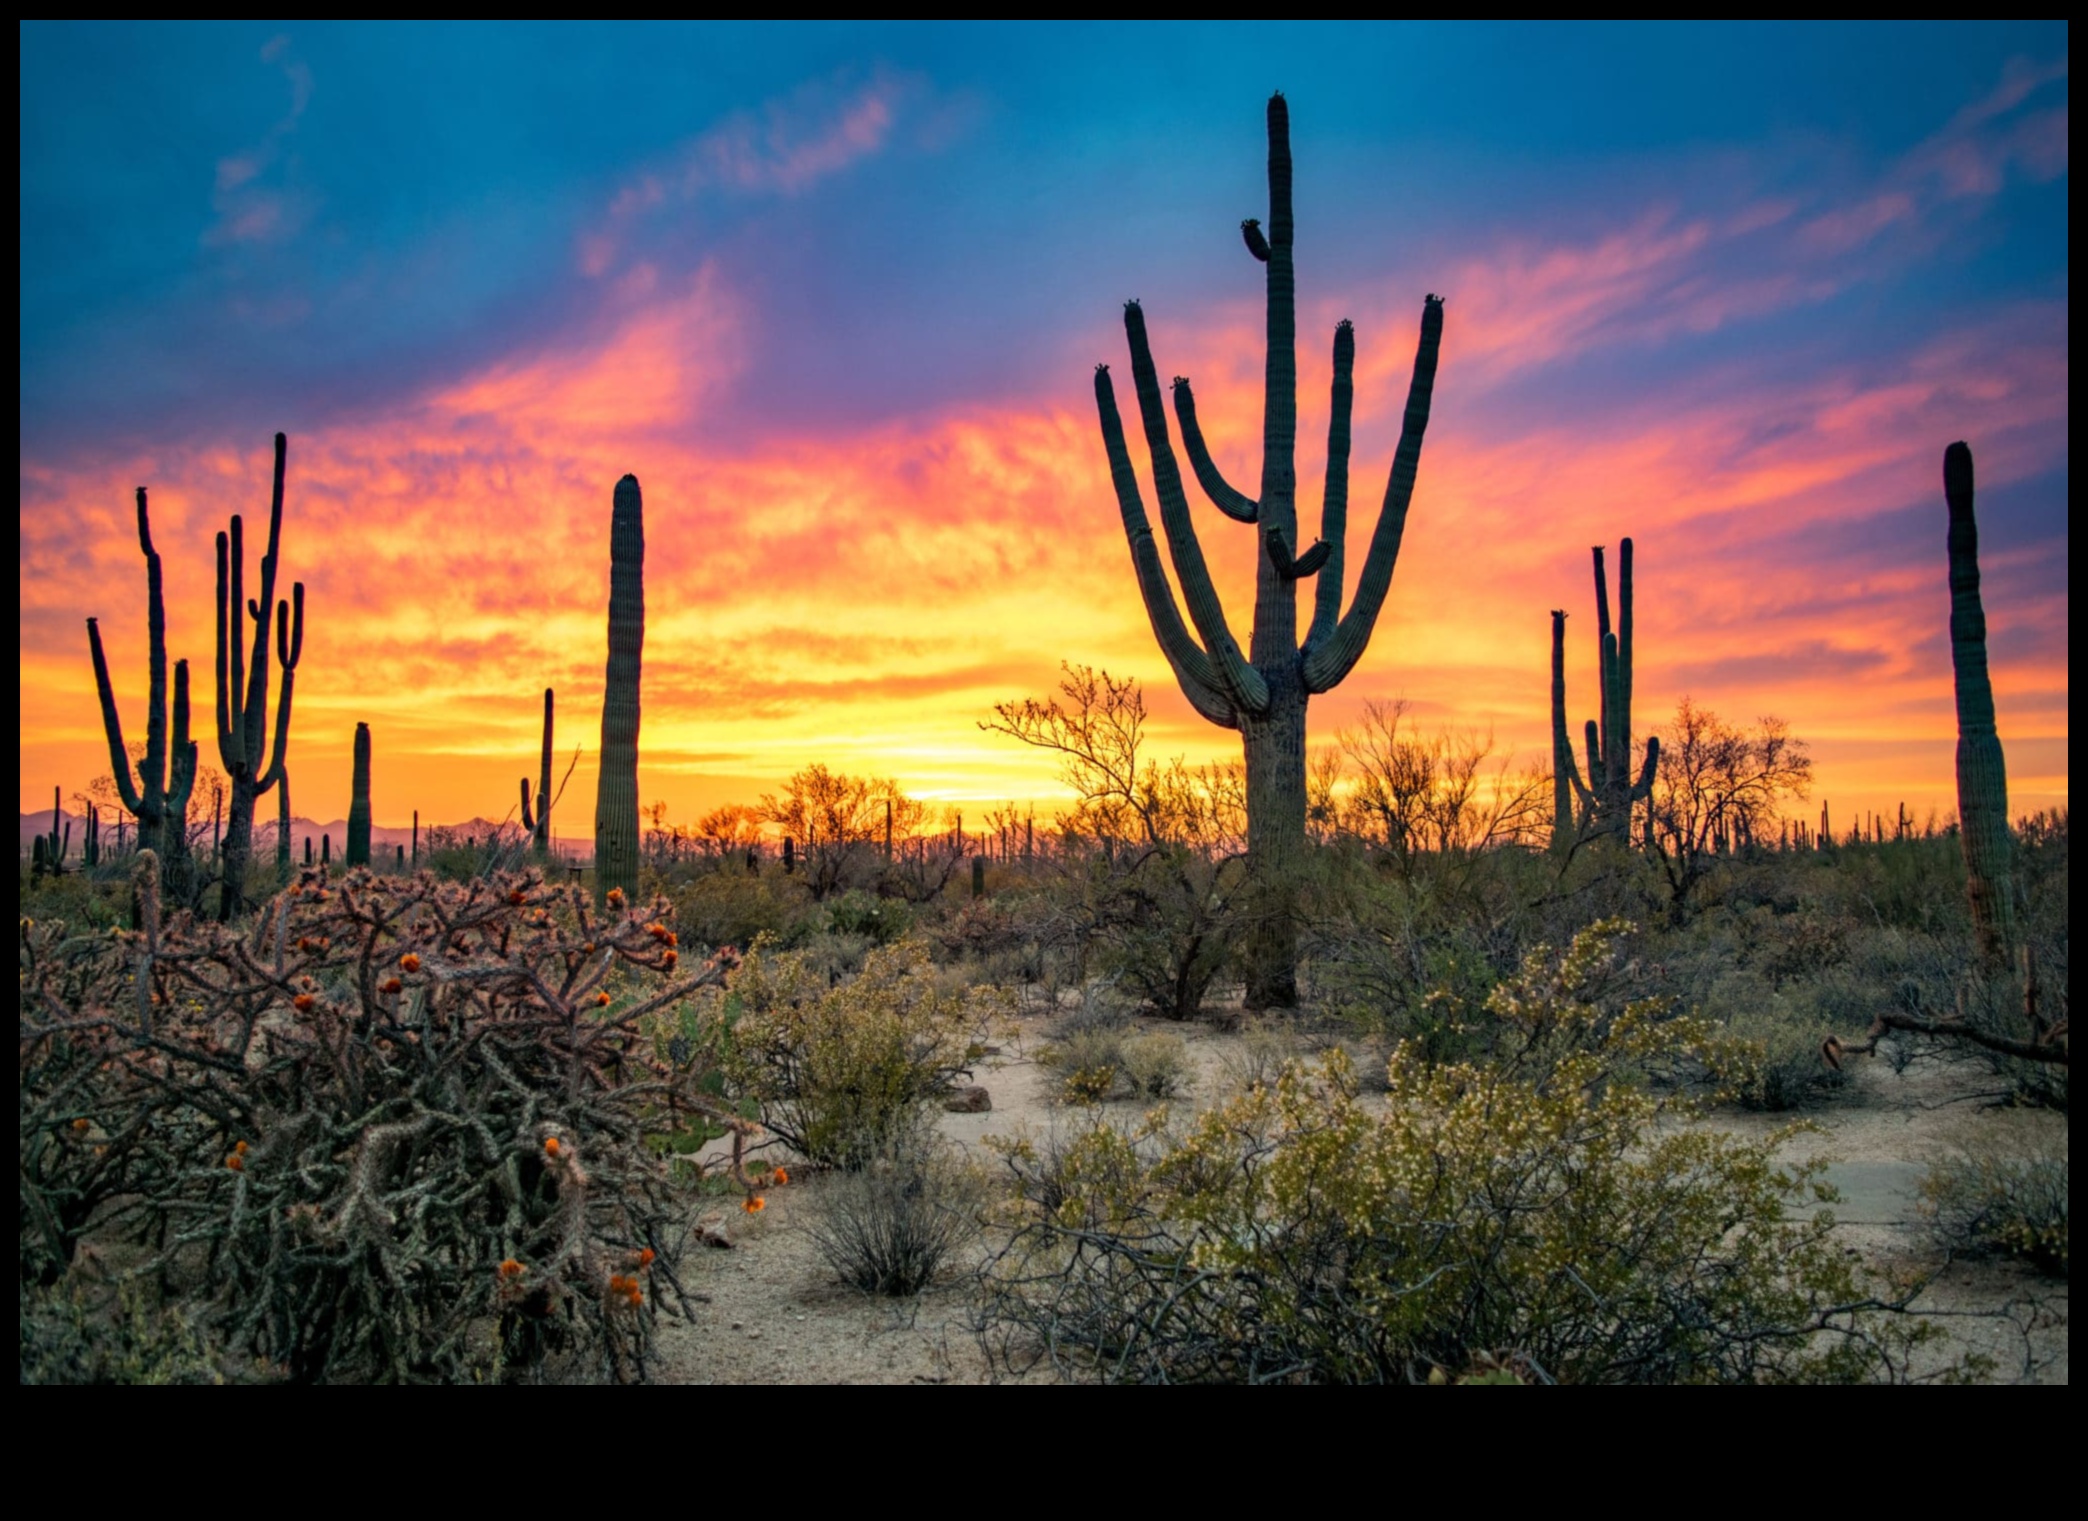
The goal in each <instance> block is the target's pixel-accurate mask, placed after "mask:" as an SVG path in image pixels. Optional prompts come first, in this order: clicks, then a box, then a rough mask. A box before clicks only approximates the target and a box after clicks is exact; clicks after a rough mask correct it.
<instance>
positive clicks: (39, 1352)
mask: <svg viewBox="0 0 2088 1521" xmlns="http://www.w3.org/2000/svg"><path fill="white" fill-rule="evenodd" d="M20 1298H21V1330H22V1382H23V1383H25V1384H222V1383H224V1382H225V1376H224V1374H223V1373H221V1372H220V1371H219V1370H218V1368H217V1366H216V1364H215V1363H214V1362H213V1361H212V1360H211V1358H210V1356H209V1354H208V1353H207V1352H206V1351H205V1349H204V1346H203V1342H202V1338H201V1337H200V1336H199V1335H198V1334H197V1331H196V1327H195V1324H194V1322H193V1321H192V1320H191V1319H190V1317H189V1316H188V1315H186V1314H184V1313H183V1311H182V1310H181V1308H180V1307H179V1306H178V1305H174V1306H163V1305H158V1304H155V1303H153V1302H152V1300H151V1298H150V1297H149V1296H148V1295H147V1293H146V1292H145V1290H144V1288H143V1286H142V1285H138V1284H124V1285H120V1286H109V1285H89V1284H86V1283H81V1282H78V1281H75V1280H71V1279H68V1280H67V1281H66V1282H64V1283H60V1284H57V1285H50V1286H42V1285H34V1284H31V1283H30V1282H28V1281H27V1280H26V1279H25V1280H23V1282H22V1284H21V1293H20Z"/></svg>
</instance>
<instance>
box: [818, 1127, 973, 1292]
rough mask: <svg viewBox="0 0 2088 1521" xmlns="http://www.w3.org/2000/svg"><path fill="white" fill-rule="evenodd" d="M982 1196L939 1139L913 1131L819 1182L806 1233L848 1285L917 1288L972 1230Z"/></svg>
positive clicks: (969, 1170)
mask: <svg viewBox="0 0 2088 1521" xmlns="http://www.w3.org/2000/svg"><path fill="white" fill-rule="evenodd" d="M983 1194H984V1189H983V1186H982V1183H981V1180H980V1178H979V1175H978V1173H977V1172H976V1171H975V1170H974V1169H973V1168H971V1167H970V1166H968V1165H967V1164H966V1163H965V1162H964V1161H963V1160H962V1159H960V1158H959V1157H958V1156H957V1155H956V1154H955V1152H954V1150H953V1149H952V1148H951V1147H950V1146H949V1145H948V1144H947V1143H945V1142H943V1141H941V1140H940V1139H939V1138H938V1137H937V1136H936V1135H935V1134H934V1133H933V1132H932V1131H930V1130H927V1129H919V1130H915V1131H912V1132H909V1133H907V1134H904V1135H901V1136H899V1137H897V1138H896V1139H895V1140H894V1141H893V1142H892V1143H891V1144H889V1145H887V1146H885V1147H883V1148H881V1149H880V1150H879V1151H878V1152H877V1153H876V1154H875V1155H874V1156H871V1157H870V1158H869V1159H868V1160H866V1161H865V1162H864V1164H863V1165H862V1166H861V1167H859V1168H857V1169H856V1170H855V1171H853V1172H845V1173H841V1174H839V1175H837V1176H835V1177H833V1178H830V1179H828V1180H826V1181H825V1182H823V1183H822V1184H821V1185H820V1192H819V1196H818V1200H817V1204H816V1208H815V1211H814V1215H813V1222H812V1239H813V1240H814V1241H815V1242H817V1243H818V1245H819V1250H820V1254H821V1255H822V1256H823V1257H825V1258H826V1260H827V1263H828V1265H829V1266H830V1267H832V1268H833V1270H834V1271H835V1272H836V1273H838V1274H839V1275H840V1277H841V1281H842V1282H843V1283H845V1284H848V1285H849V1286H850V1287H851V1288H857V1289H861V1290H862V1291H863V1292H864V1293H866V1294H888V1295H892V1296H894V1297H904V1296H906V1295H911V1294H918V1293H919V1292H920V1291H921V1290H922V1289H924V1288H926V1287H928V1285H929V1284H930V1283H932V1282H934V1280H935V1277H936V1275H937V1274H938V1273H939V1272H941V1271H942V1269H943V1267H944V1266H945V1264H946V1263H947V1262H948V1261H949V1259H950V1256H951V1254H952V1253H954V1252H956V1251H957V1250H959V1249H960V1248H961V1247H962V1246H963V1245H964V1244H965V1243H966V1242H967V1241H969V1240H970V1239H971V1238H972V1237H973V1236H974V1235H976V1234H977V1232H978V1229H979V1207H980V1203H981V1200H982V1197H983Z"/></svg>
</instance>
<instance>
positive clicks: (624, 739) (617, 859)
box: [546, 475, 645, 897]
mask: <svg viewBox="0 0 2088 1521" xmlns="http://www.w3.org/2000/svg"><path fill="white" fill-rule="evenodd" d="M644 654H645V506H644V502H643V499H642V498H641V497H640V496H639V494H638V477H637V476H635V475H627V476H625V477H624V478H623V479H622V480H620V481H618V482H617V483H616V499H615V503H614V506H613V507H612V508H611V511H610V519H609V672H608V681H607V683H606V684H605V686H604V688H603V691H602V772H601V782H600V786H599V789H598V791H597V793H596V797H595V894H596V896H597V897H604V896H606V895H607V894H608V892H609V890H610V889H611V888H616V887H620V888H622V889H623V890H624V892H625V894H626V895H629V896H635V895H636V894H637V891H638V676H639V669H640V665H641V663H642V660H643V657H644ZM546 775H547V776H548V775H549V773H548V771H547V772H546Z"/></svg>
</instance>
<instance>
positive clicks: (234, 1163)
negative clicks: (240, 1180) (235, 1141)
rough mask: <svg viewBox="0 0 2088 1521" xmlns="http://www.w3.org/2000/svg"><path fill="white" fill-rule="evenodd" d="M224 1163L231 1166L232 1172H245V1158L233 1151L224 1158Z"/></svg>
mask: <svg viewBox="0 0 2088 1521" xmlns="http://www.w3.org/2000/svg"><path fill="white" fill-rule="evenodd" d="M225 1165H226V1166H227V1167H229V1168H231V1169H232V1170H233V1171H234V1172H245V1171H246V1158H245V1157H243V1156H241V1155H240V1154H239V1153H238V1152H236V1151H235V1152H233V1153H232V1155H230V1156H229V1157H227V1158H225Z"/></svg>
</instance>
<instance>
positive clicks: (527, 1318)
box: [18, 853, 744, 1382]
mask: <svg viewBox="0 0 2088 1521" xmlns="http://www.w3.org/2000/svg"><path fill="white" fill-rule="evenodd" d="M156 872H157V862H156V861H155V860H154V859H153V858H152V857H151V855H150V854H149V853H148V854H146V855H144V856H141V858H140V862H139V895H140V900H141V904H142V906H143V914H142V918H143V924H144V927H143V929H142V930H140V931H138V932H135V933H133V932H118V933H116V934H113V935H112V934H109V933H103V934H99V935H90V936H75V935H71V934H69V933H68V932H67V930H66V928H65V926H63V925H58V924H49V923H45V924H39V925H37V926H35V928H34V929H30V928H29V927H27V926H26V925H25V927H24V933H23V936H22V946H21V963H22V966H21V1107H20V1126H21V1129H20V1135H19V1140H18V1148H19V1156H20V1161H21V1259H22V1276H23V1278H24V1279H25V1280H34V1281H41V1282H49V1281H51V1280H53V1279H55V1278H56V1277H57V1275H58V1274H59V1273H60V1272H61V1271H62V1270H63V1269H64V1267H65V1266H66V1264H67V1263H68V1262H69V1261H70V1259H71V1258H72V1256H73V1252H74V1248H75V1246H76V1245H77V1244H78V1242H79V1241H80V1240H81V1238H82V1237H83V1236H84V1235H86V1234H87V1233H89V1232H90V1231H91V1232H94V1233H95V1234H97V1235H103V1236H107V1237H109V1238H111V1239H114V1238H118V1237H129V1238H130V1239H133V1240H136V1241H140V1242H145V1243H148V1244H149V1245H150V1248H151V1252H152V1255H151V1257H150V1259H149V1261H148V1262H147V1263H146V1264H145V1265H144V1266H143V1267H142V1268H141V1269H140V1271H141V1272H145V1273H150V1274H154V1275H157V1277H158V1278H159V1280H160V1281H161V1282H162V1283H163V1284H171V1285H174V1286H176V1287H178V1288H179V1289H181V1290H182V1291H184V1292H188V1293H190V1294H192V1295H193V1296H194V1297H195V1298H196V1299H197V1300H198V1302H200V1303H204V1304H207V1306H208V1309H207V1311H202V1312H199V1313H201V1314H202V1317H203V1318H202V1321H201V1323H200V1324H201V1329H202V1330H203V1331H205V1332H206V1333H207V1334H209V1335H210V1336H212V1337H213V1338H216V1339H218V1340H220V1341H221V1342H222V1344H223V1345H224V1346H225V1347H226V1348H227V1349H228V1350H229V1351H234V1352H238V1353H241V1354H251V1355H255V1356H259V1357H262V1358H265V1359H267V1360H268V1361H269V1362H271V1363H275V1364H281V1365H283V1366H284V1367H285V1368H286V1369H287V1371H288V1376H289V1377H291V1378H293V1379H297V1380H303V1381H330V1382H341V1381H366V1380H398V1381H421V1380H454V1379H457V1378H460V1377H467V1376H470V1374H471V1373H473V1372H474V1371H482V1364H479V1363H473V1362H472V1361H471V1359H472V1358H473V1356H474V1355H475V1354H474V1352H473V1351H472V1348H473V1346H474V1344H475V1343H474V1328H476V1327H483V1326H488V1325H490V1326H492V1327H494V1328H495V1334H496V1339H497V1351H496V1354H495V1357H496V1360H499V1361H504V1363H505V1364H506V1366H508V1367H510V1368H513V1369H516V1370H518V1371H526V1370H527V1369H529V1368H531V1367H533V1366H536V1365H538V1364H539V1362H540V1360H541V1358H543V1357H544V1356H546V1355H549V1354H551V1353H554V1352H564V1353H570V1354H572V1355H574V1356H585V1357H590V1358H592V1357H597V1356H598V1357H599V1358H600V1359H601V1362H602V1365H603V1366H604V1367H605V1368H606V1370H607V1371H608V1372H609V1373H610V1374H611V1375H612V1376H614V1377H618V1378H632V1377H641V1376H643V1374H644V1372H645V1366H646V1357H647V1349H648V1346H649V1340H650V1336H651V1323H652V1320H653V1318H654V1317H656V1316H657V1315H658V1314H659V1313H660V1312H661V1311H662V1310H668V1311H669V1312H679V1313H686V1310H687V1306H686V1305H680V1306H678V1307H677V1306H674V1305H669V1304H666V1303H664V1302H663V1300H664V1299H665V1296H666V1295H667V1294H668V1293H674V1294H677V1295H678V1293H679V1287H678V1284H677V1282H676V1280H675V1277H674V1270H673V1269H674V1257H675V1255H676V1253H675V1246H676V1242H677V1240H678V1230H679V1226H678V1221H679V1220H680V1219H681V1216H682V1214H683V1213H684V1211H683V1210H682V1209H681V1207H680V1203H679V1201H678V1200H677V1198H676V1197H674V1196H673V1195H672V1194H671V1193H670V1190H669V1188H668V1186H667V1180H666V1175H665V1172H664V1169H663V1166H662V1164H661V1163H660V1162H659V1161H658V1160H657V1158H656V1157H655V1156H654V1154H653V1152H652V1150H651V1148H650V1147H649V1145H648V1137H649V1135H650V1134H652V1133H655V1132H658V1131H660V1130H663V1129H667V1130H672V1129H675V1128H679V1127H681V1126H682V1125H684V1124H686V1123H687V1122H688V1120H689V1119H690V1118H691V1117H715V1118H717V1119H719V1120H720V1121H721V1122H722V1123H726V1124H728V1125H732V1124H741V1122H738V1121H736V1120H733V1119H732V1118H731V1117H730V1116H726V1115H722V1114H720V1112H719V1111H718V1108H717V1106H716V1104H715V1102H714V1101H713V1100H712V1099H710V1098H709V1097H708V1096H707V1095H706V1094H705V1093H704V1092H703V1091H702V1080H703V1078H704V1076H705V1074H704V1073H703V1072H702V1071H701V1070H700V1064H699V1063H697V1062H695V1061H689V1062H684V1063H681V1064H677V1063H675V1062H673V1061H671V1060H668V1059H665V1058H663V1056H662V1054H661V1047H662V1045H663V1044H666V1045H671V1044H672V1041H673V1039H674V1038H675V1036H676V1035H678V1034H679V1031H678V1029H674V1028H673V1027H672V1026H670V1025H669V1024H668V1023H667V1020H668V1017H669V1016H671V1015H673V1014H674V1013H675V1012H676V1010H677V1006H678V1005H679V1004H680V1003H681V1001H682V1000H684V999H685V998H686V997H687V996H688V995H689V994H691V993H692V992H694V991H695V990H696V989H697V988H699V987H702V986H704V985H706V984H708V983H710V982H712V981H715V980H716V979H717V978H718V977H719V976H720V975H721V974H720V971H719V969H718V968H717V967H716V966H714V965H704V964H698V965H697V966H695V967H693V968H689V967H681V966H678V964H677V963H678V961H679V955H680V953H679V951H678V950H677V949H676V946H675V936H674V932H673V931H672V930H670V929H668V928H667V926H666V925H665V923H663V922H662V921H661V920H660V919H659V918H658V917H657V914H658V913H659V912H660V910H662V909H663V908H664V905H663V904H656V905H655V906H654V908H653V910H652V911H650V912H647V913H642V914H641V913H635V912H626V911H624V910H623V909H622V908H621V906H620V896H621V895H613V896H612V909H611V911H610V913H609V914H608V915H607V916H606V917H604V916H601V915H598V914H597V913H596V911H595V910H594V908H593V906H592V904H591V903H590V902H589V901H588V900H587V898H586V897H585V896H584V895H582V894H581V893H580V892H579V891H578V890H576V889H559V888H551V887H547V886H546V885H545V884H544V883H543V882H542V880H541V879H539V878H538V877H537V876H536V875H535V874H533V873H529V874H524V875H521V876H515V877H504V878H499V879H496V880H494V881H492V882H487V881H483V880H480V881H474V882H471V883H469V884H463V885H459V884H452V883H446V882H441V881H438V880H437V879H436V878H435V877H434V876H433V875H432V874H429V873H422V874H420V875H418V876H416V877H412V878H402V877H395V876H373V875H372V874H370V873H369V872H366V871H360V870H358V871H354V872H350V873H348V874H347V875H345V876H343V877H340V878H338V879H331V878H329V876H328V874H327V873H326V872H324V871H314V872H309V873H306V874H305V875H304V876H303V877H302V878H301V879H300V880H299V882H298V883H297V884H296V885H294V886H293V887H291V888H289V889H288V890H286V891H285V892H284V893H283V894H282V895H280V896H279V897H277V898H276V899H274V900H273V901H272V902H270V903H269V904H267V905H266V906H265V907H264V909H263V911H262V912H261V914H260V915H259V916H258V917H257V918H256V919H255V920H254V921H253V923H252V924H251V925H250V926H246V927H242V928H233V927H228V926H221V925H217V924H208V923H197V922H195V921H194V920H193V919H192V918H191V917H190V916H188V915H186V914H182V915H177V916H175V917H174V918H173V919H172V920H171V921H170V922H167V923H165V924H162V922H161V915H160V911H159V910H160V905H159V900H158V892H157V881H156ZM670 1032H671V1033H670ZM743 1128H744V1127H743Z"/></svg>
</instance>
